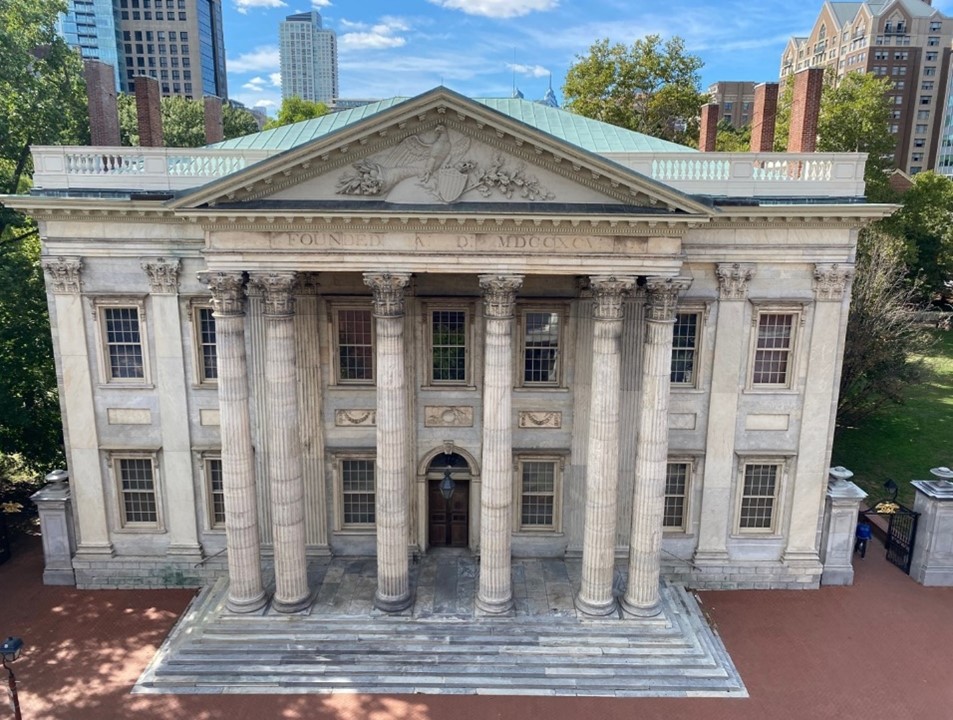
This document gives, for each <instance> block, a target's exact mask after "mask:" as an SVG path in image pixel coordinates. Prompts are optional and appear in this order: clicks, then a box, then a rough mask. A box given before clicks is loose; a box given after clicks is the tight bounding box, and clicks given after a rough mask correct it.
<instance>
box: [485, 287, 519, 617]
mask: <svg viewBox="0 0 953 720" xmlns="http://www.w3.org/2000/svg"><path fill="white" fill-rule="evenodd" d="M522 285H523V276H522V275H481V276H480V287H481V288H483V300H484V308H485V309H484V315H485V318H486V340H485V345H484V348H485V350H484V351H485V360H484V375H483V486H482V488H481V490H480V588H479V591H478V592H477V597H476V605H477V607H478V608H479V609H480V610H482V611H483V612H485V613H491V614H494V615H498V614H500V613H505V612H508V611H509V610H510V609H511V608H512V607H513V582H512V578H511V568H510V565H511V560H510V545H511V536H512V528H511V523H512V518H513V418H512V414H513V413H512V396H513V310H514V306H515V303H516V291H517V290H519V289H520V287H521V286H522Z"/></svg>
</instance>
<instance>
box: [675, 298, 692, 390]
mask: <svg viewBox="0 0 953 720" xmlns="http://www.w3.org/2000/svg"><path fill="white" fill-rule="evenodd" d="M697 351H698V313H677V314H676V315H675V327H674V329H673V331H672V377H671V381H672V383H674V384H676V385H694V384H695V362H696V354H697Z"/></svg>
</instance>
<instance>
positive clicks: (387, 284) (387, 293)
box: [364, 273, 410, 317]
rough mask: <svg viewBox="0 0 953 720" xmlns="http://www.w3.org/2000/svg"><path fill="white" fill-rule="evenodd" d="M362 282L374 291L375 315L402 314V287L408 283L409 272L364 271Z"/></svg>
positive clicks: (397, 315)
mask: <svg viewBox="0 0 953 720" xmlns="http://www.w3.org/2000/svg"><path fill="white" fill-rule="evenodd" d="M364 284H365V285H367V286H368V287H369V288H370V289H371V290H373V291H374V314H375V315H376V316H377V317H401V316H402V315H403V314H404V288H406V287H407V286H408V285H409V284H410V273H364Z"/></svg>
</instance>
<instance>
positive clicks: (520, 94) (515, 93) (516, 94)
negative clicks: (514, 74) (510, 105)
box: [513, 85, 523, 100]
mask: <svg viewBox="0 0 953 720" xmlns="http://www.w3.org/2000/svg"><path fill="white" fill-rule="evenodd" d="M513 97H514V98H517V99H518V100H522V99H523V91H522V90H520V89H519V88H518V87H516V85H513Z"/></svg>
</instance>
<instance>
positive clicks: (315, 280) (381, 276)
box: [4, 88, 885, 615]
mask: <svg viewBox="0 0 953 720" xmlns="http://www.w3.org/2000/svg"><path fill="white" fill-rule="evenodd" d="M34 156H35V161H36V168H37V172H36V185H37V186H36V189H35V190H34V191H33V193H32V194H31V195H30V196H23V197H17V198H5V199H4V202H8V203H9V204H10V205H13V206H16V207H19V208H22V209H24V210H26V211H28V212H30V213H31V214H33V215H34V216H35V217H36V218H37V219H38V220H39V222H40V228H41V233H42V237H43V243H44V261H43V263H44V267H45V269H46V272H47V275H48V292H49V304H50V312H51V316H52V324H53V334H54V341H55V350H56V360H57V368H58V372H59V381H60V392H61V398H62V407H63V417H64V427H65V432H66V440H67V450H68V462H69V472H70V475H71V488H72V503H73V514H74V518H75V535H76V547H75V555H74V556H73V560H72V566H73V570H74V571H75V577H76V582H77V584H79V585H82V586H85V587H101V586H116V585H120V586H122V585H135V584H149V585H171V584H189V583H198V582H200V581H201V580H202V578H204V577H208V576H209V575H212V574H220V573H223V572H227V573H228V575H229V577H230V591H229V604H230V607H231V608H232V609H234V610H239V611H241V610H254V609H257V608H260V607H261V606H262V605H263V604H264V603H265V602H266V601H270V602H271V603H272V605H273V607H274V608H276V609H278V610H283V611H294V610H297V609H300V608H301V607H302V606H303V605H306V604H307V603H308V602H309V599H310V597H311V593H312V591H313V588H310V587H309V585H308V575H307V564H308V560H309V558H310V557H314V556H318V555H326V554H329V553H333V554H335V555H375V554H376V556H377V559H378V563H377V566H378V576H377V591H376V602H377V605H378V606H379V607H380V608H382V609H385V610H396V609H401V608H403V607H405V606H406V605H407V604H408V603H409V602H410V601H411V600H412V597H411V595H412V584H411V583H410V582H409V577H410V571H409V568H410V567H411V564H412V562H413V558H414V556H415V555H419V554H421V553H429V552H433V551H434V550H435V549H437V548H440V547H443V546H458V547H461V548H468V549H469V550H470V551H471V552H473V553H474V554H477V555H478V556H479V560H480V566H479V581H478V595H477V605H478V606H479V607H480V608H482V609H483V610H484V611H486V612H489V613H496V612H504V611H506V610H507V609H508V608H509V606H510V603H511V602H512V588H511V579H510V577H511V575H510V563H511V559H512V558H513V557H520V556H549V557H579V558H581V566H582V580H581V586H580V591H579V595H578V597H577V606H578V607H579V608H580V609H582V610H584V611H586V612H589V613H592V614H604V613H608V612H611V611H612V610H613V609H614V607H615V602H616V600H615V599H614V597H613V581H614V569H615V567H616V566H617V565H618V566H620V567H625V566H626V564H627V567H628V575H627V577H628V582H627V586H626V589H625V593H624V596H623V598H622V604H623V606H624V608H625V609H626V610H627V611H629V612H631V613H633V614H636V615H651V614H652V613H653V612H655V610H656V606H657V602H658V594H659V590H658V588H659V579H660V574H661V575H662V576H665V577H669V578H674V579H678V580H683V581H686V582H688V583H690V584H692V585H694V586H699V587H805V588H808V587H815V586H817V584H818V582H819V577H820V574H821V571H822V562H821V559H820V555H819V552H820V548H819V544H820V540H821V535H822V527H821V525H822V522H821V521H822V515H823V507H824V498H825V490H826V487H827V467H828V465H829V464H830V463H829V461H830V451H831V438H832V433H833V427H834V425H833V419H834V409H835V404H836V393H837V386H838V376H839V368H840V361H841V356H842V352H843V343H844V334H845V326H846V321H847V309H848V304H849V286H850V278H851V276H852V263H853V259H854V248H855V239H856V232H857V229H858V228H859V227H860V226H861V225H862V224H863V223H865V222H867V221H869V220H870V219H873V218H876V217H880V216H882V215H883V214H884V212H885V209H884V207H883V206H876V205H871V204H867V203H865V202H864V200H863V164H864V157H863V156H862V155H842V154H840V155H832V154H826V155H822V154H814V155H803V154H801V155H777V154H757V155H755V154H703V153H696V152H693V151H691V150H689V149H686V148H682V147H679V146H675V145H671V144H669V143H665V142H662V141H658V140H654V139H652V138H646V137H644V136H641V135H638V134H636V133H631V132H628V131H625V130H620V129H619V128H613V127H610V126H606V125H603V124H601V123H597V122H594V121H591V120H585V119H583V118H579V117H576V116H572V115H570V114H568V113H565V112H563V111H561V110H558V109H555V108H548V107H542V106H538V105H534V104H532V103H528V102H526V101H522V100H485V101H477V100H472V99H468V98H464V97H462V96H460V95H457V94H455V93H453V92H450V91H448V90H446V89H442V88H441V89H437V90H434V91H431V92H429V93H426V94H424V95H421V96H419V97H416V98H413V99H410V100H403V101H397V100H394V101H386V102H382V103H377V104H374V105H370V106H367V107H362V108H358V109H356V110H351V111H347V112H344V113H339V114H336V115H333V116H328V117H326V118H322V119H319V120H312V121H308V122H306V123H301V124H299V125H296V126H289V127H287V128H281V129H278V130H275V131H271V132H269V133H262V134H259V135H256V136H249V137H248V138H243V139H240V140H237V141H229V142H226V143H222V144H220V145H218V146H212V147H210V148H206V149H200V150H195V151H192V150H181V151H180V150H171V149H147V148H122V149H120V148H99V149H92V148H36V149H34ZM226 550H227V552H225V551H226ZM226 558H227V561H226ZM272 568H273V574H274V584H273V585H272V583H271V581H270V577H271V571H272Z"/></svg>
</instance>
